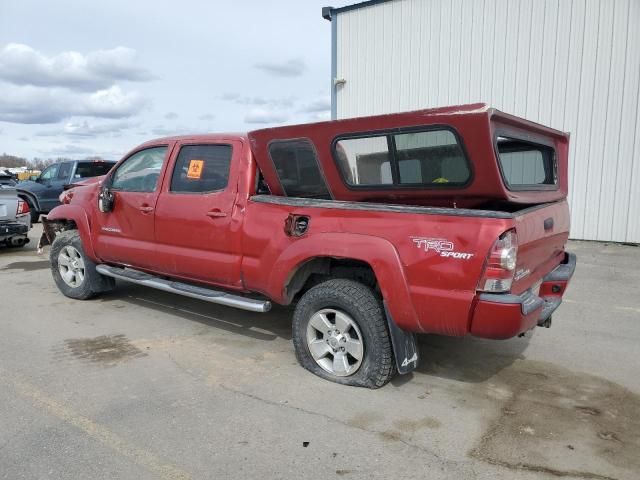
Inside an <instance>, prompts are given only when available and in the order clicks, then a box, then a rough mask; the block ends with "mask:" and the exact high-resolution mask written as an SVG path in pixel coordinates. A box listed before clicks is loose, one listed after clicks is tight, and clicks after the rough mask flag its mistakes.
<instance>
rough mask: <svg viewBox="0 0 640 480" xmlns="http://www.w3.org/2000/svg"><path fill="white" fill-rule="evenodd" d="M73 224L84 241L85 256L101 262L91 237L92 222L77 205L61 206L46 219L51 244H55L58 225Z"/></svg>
mask: <svg viewBox="0 0 640 480" xmlns="http://www.w3.org/2000/svg"><path fill="white" fill-rule="evenodd" d="M70 222H73V225H74V226H75V228H76V229H77V230H78V233H79V234H80V239H81V240H82V248H83V249H84V252H85V254H86V255H87V256H88V257H89V258H90V259H91V260H92V261H94V262H99V259H98V257H97V255H96V253H95V250H94V248H93V239H92V237H91V222H90V221H89V217H88V215H87V212H86V211H85V210H84V209H82V208H80V207H78V206H76V205H60V206H58V207H56V208H54V209H53V210H51V212H49V214H47V216H46V217H44V224H45V225H46V226H45V228H46V229H47V237H48V238H49V242H50V243H53V240H54V237H55V234H56V228H55V224H57V225H61V224H62V225H65V224H69V223H70Z"/></svg>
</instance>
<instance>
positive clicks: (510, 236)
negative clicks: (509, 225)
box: [478, 230, 518, 293]
mask: <svg viewBox="0 0 640 480" xmlns="http://www.w3.org/2000/svg"><path fill="white" fill-rule="evenodd" d="M517 256H518V237H517V235H516V231H515V230H508V231H506V232H505V233H503V234H502V235H500V238H498V240H496V242H495V243H494V244H493V247H491V250H490V251H489V255H487V260H486V262H485V267H484V272H483V273H482V277H481V278H480V282H479V283H478V291H480V292H494V293H496V292H508V291H509V290H511V284H512V283H513V276H514V274H515V270H516V261H517Z"/></svg>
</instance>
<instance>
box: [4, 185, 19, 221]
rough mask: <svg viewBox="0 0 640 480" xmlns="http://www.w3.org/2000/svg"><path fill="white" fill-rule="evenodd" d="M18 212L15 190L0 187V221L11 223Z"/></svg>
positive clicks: (8, 187)
mask: <svg viewBox="0 0 640 480" xmlns="http://www.w3.org/2000/svg"><path fill="white" fill-rule="evenodd" d="M17 211H18V195H17V194H16V189H15V188H13V187H10V186H3V185H0V221H2V222H6V221H9V220H11V221H13V220H15V219H16V212H17Z"/></svg>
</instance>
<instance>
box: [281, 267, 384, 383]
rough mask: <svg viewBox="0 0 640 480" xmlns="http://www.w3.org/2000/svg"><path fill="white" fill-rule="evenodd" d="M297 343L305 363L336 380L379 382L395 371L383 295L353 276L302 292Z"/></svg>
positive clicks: (297, 312)
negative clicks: (379, 296)
mask: <svg viewBox="0 0 640 480" xmlns="http://www.w3.org/2000/svg"><path fill="white" fill-rule="evenodd" d="M293 343H294V347H295V351H296V357H297V359H298V362H299V363H300V365H302V366H303V367H304V368H306V369H307V370H309V371H311V372H312V373H314V374H316V375H318V376H319V377H322V378H325V379H327V380H331V381H333V382H336V383H341V384H344V385H352V386H359V387H368V388H379V387H382V386H383V385H385V384H386V383H387V382H389V380H391V378H393V375H394V374H395V363H394V358H393V351H392V346H391V339H390V337H389V331H388V328H387V322H386V319H385V316H384V311H383V309H382V305H381V302H380V299H379V298H378V297H377V296H376V295H375V294H374V292H373V291H372V290H371V289H370V288H369V287H367V286H365V285H363V284H361V283H358V282H355V281H353V280H345V279H334V280H329V281H326V282H324V283H321V284H319V285H316V286H315V287H313V288H311V289H310V290H308V291H307V292H306V293H305V294H304V295H303V296H302V298H301V299H300V301H299V302H298V305H297V306H296V309H295V312H294V315H293Z"/></svg>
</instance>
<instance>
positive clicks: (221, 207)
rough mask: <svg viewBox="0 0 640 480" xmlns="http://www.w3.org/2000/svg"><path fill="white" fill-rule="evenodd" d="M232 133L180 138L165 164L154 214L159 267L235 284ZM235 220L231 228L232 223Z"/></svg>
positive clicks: (237, 148) (236, 144)
mask: <svg viewBox="0 0 640 480" xmlns="http://www.w3.org/2000/svg"><path fill="white" fill-rule="evenodd" d="M243 149H244V146H243V143H242V142H241V141H239V140H237V139H229V140H228V141H220V142H216V143H197V144H181V145H180V146H179V150H177V154H176V155H174V157H175V160H174V161H173V165H172V166H171V165H170V166H169V168H168V169H167V175H166V178H165V180H164V185H163V188H162V192H161V193H160V196H159V198H158V203H157V207H156V217H155V229H156V243H157V248H158V258H159V261H160V262H161V264H162V270H163V271H165V272H167V273H168V274H170V275H172V276H176V277H182V278H185V279H189V280H193V281H200V282H206V283H213V284H217V285H222V286H225V287H231V288H236V287H237V288H239V287H240V285H241V282H240V245H239V243H240V242H239V236H240V232H239V225H240V223H239V220H235V221H234V213H235V214H239V212H235V211H234V203H235V196H236V193H237V185H236V184H237V178H238V171H237V170H238V168H239V166H238V165H239V162H238V161H233V162H232V157H233V158H236V157H239V156H240V155H241V154H242V152H243ZM234 225H236V228H234Z"/></svg>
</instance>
